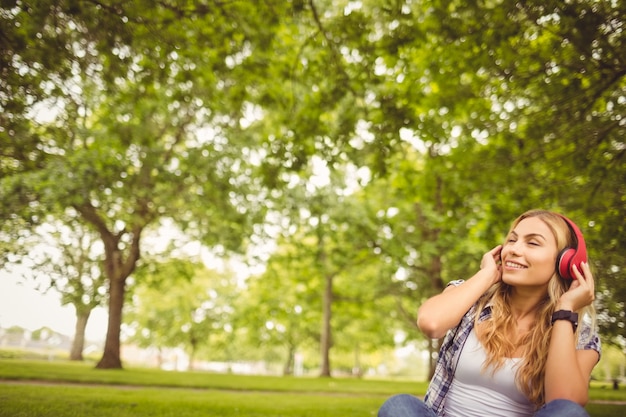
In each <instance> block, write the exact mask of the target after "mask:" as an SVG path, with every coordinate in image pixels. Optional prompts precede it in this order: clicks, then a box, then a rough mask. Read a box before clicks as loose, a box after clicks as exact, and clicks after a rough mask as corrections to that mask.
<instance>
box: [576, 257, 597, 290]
mask: <svg viewBox="0 0 626 417" xmlns="http://www.w3.org/2000/svg"><path fill="white" fill-rule="evenodd" d="M580 266H581V267H582V272H583V275H584V276H585V281H586V282H587V283H588V284H589V286H590V287H591V289H592V290H593V289H594V287H595V283H596V281H595V279H594V278H593V273H592V272H591V268H590V267H589V263H588V262H582V263H581V264H580Z"/></svg>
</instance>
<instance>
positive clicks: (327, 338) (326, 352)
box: [320, 275, 333, 376]
mask: <svg viewBox="0 0 626 417" xmlns="http://www.w3.org/2000/svg"><path fill="white" fill-rule="evenodd" d="M325 282H326V285H325V287H324V295H323V299H322V309H323V319H322V335H321V338H320V349H321V353H322V370H321V373H320V376H331V375H330V348H331V344H332V330H331V325H330V322H331V318H332V304H333V277H332V275H327V276H326V279H325Z"/></svg>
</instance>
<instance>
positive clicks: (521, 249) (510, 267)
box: [502, 217, 557, 286]
mask: <svg viewBox="0 0 626 417" xmlns="http://www.w3.org/2000/svg"><path fill="white" fill-rule="evenodd" d="M556 255H557V244H556V238H555V237H554V235H553V234H552V231H551V230H550V228H549V227H548V225H547V224H546V223H544V222H543V221H542V220H540V219H539V218H538V217H527V218H525V219H524V220H522V221H521V222H519V223H518V224H517V226H515V228H514V229H513V231H511V233H510V234H509V236H507V238H506V242H505V243H504V246H503V248H502V280H503V281H504V282H505V283H507V284H509V285H512V286H544V285H547V283H548V281H550V278H551V277H552V275H553V274H554V272H555V265H556Z"/></svg>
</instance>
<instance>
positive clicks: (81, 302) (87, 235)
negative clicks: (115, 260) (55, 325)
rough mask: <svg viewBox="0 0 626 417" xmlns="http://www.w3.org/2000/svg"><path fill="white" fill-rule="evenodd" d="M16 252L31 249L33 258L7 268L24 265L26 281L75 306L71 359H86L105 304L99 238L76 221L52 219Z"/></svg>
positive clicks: (22, 260) (20, 244)
mask: <svg viewBox="0 0 626 417" xmlns="http://www.w3.org/2000/svg"><path fill="white" fill-rule="evenodd" d="M12 247H13V250H14V251H17V253H19V252H20V251H21V250H22V249H23V250H27V249H28V250H29V256H28V257H26V258H20V257H18V256H16V255H15V254H14V255H13V256H14V257H15V258H16V259H17V260H20V262H12V263H9V264H7V265H6V266H5V268H6V269H7V270H12V269H14V268H15V267H17V266H19V265H20V264H24V266H26V267H27V270H28V275H27V276H25V278H26V279H33V280H35V282H37V284H38V288H39V290H40V291H43V292H47V291H49V290H50V289H53V290H56V291H57V292H58V293H59V294H60V295H61V304H62V305H66V304H71V305H72V306H73V307H74V310H75V312H76V327H75V331H74V338H73V341H72V347H71V350H70V360H77V361H80V360H83V349H84V347H85V330H86V328H87V323H88V321H89V316H90V315H91V312H92V311H93V310H94V309H95V308H96V307H100V306H102V305H104V304H105V302H106V289H105V278H104V274H103V273H102V270H101V265H102V264H101V262H102V259H101V258H102V251H101V248H99V247H98V245H97V237H96V236H94V234H93V233H91V232H90V231H89V230H87V229H86V228H84V227H83V226H82V225H81V224H80V223H79V222H77V221H76V218H73V217H69V216H68V217H66V218H65V219H64V222H63V223H62V222H60V221H55V220H54V219H50V221H49V222H48V223H44V224H42V225H41V226H39V227H38V228H37V229H36V234H34V235H32V236H30V238H29V239H27V240H21V241H19V240H18V241H16V242H14V244H13V246H12Z"/></svg>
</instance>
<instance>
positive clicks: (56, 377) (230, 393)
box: [0, 359, 626, 417]
mask: <svg viewBox="0 0 626 417" xmlns="http://www.w3.org/2000/svg"><path fill="white" fill-rule="evenodd" d="M426 386H427V384H426V383H418V382H410V381H383V380H376V381H374V380H359V379H349V378H332V379H328V378H293V377H263V376H241V375H225V374H213V373H206V372H166V371H160V370H154V369H139V368H127V369H124V370H97V369H94V365H93V363H74V362H67V361H55V362H48V361H38V360H21V359H0V417H9V416H11V417H35V416H37V417H48V416H50V417H52V416H54V417H77V416H91V417H126V416H129V417H130V416H133V417H143V416H146V417H147V416H150V417H166V416H167V417H169V416H171V417H196V416H198V417H200V416H202V417H214V416H215V417H217V416H221V417H230V416H250V417H270V416H272V417H296V416H298V417H322V416H330V415H337V416H346V417H351V416H375V415H376V412H377V410H378V407H379V406H380V404H381V403H382V402H383V401H384V400H385V398H386V397H387V396H389V395H393V394H396V393H399V392H409V393H413V394H416V395H422V394H423V393H424V392H425V390H426ZM591 397H592V399H593V400H610V401H626V388H625V387H623V386H622V387H621V389H620V390H618V391H615V390H612V389H611V388H610V385H609V384H601V383H594V385H593V386H592V389H591ZM587 409H588V410H589V412H590V414H591V416H592V417H623V416H624V415H626V406H625V405H617V404H600V403H591V404H590V405H589V406H588V407H587Z"/></svg>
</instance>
